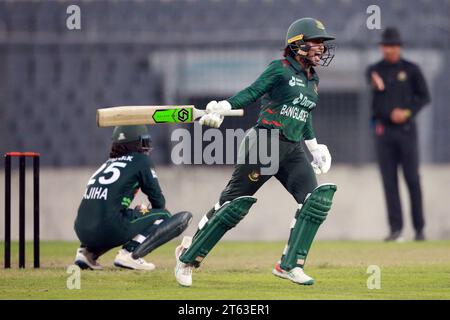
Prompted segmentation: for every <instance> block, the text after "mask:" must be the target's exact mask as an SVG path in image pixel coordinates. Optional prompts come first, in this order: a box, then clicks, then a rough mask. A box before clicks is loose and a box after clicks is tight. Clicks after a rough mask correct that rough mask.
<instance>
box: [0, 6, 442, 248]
mask: <svg viewBox="0 0 450 320" xmlns="http://www.w3.org/2000/svg"><path fill="white" fill-rule="evenodd" d="M72 4H76V5H78V6H79V7H80V9H81V30H68V29H67V27H66V19H67V17H68V15H67V13H66V9H67V7H68V6H69V5H72ZM372 4H376V5H379V6H380V8H381V24H382V28H385V27H386V26H396V27H398V28H399V29H400V31H401V33H402V36H403V38H404V40H405V43H406V45H405V57H406V58H410V59H411V60H413V61H415V62H417V63H418V64H419V65H420V66H421V67H422V70H423V72H424V74H425V76H426V78H427V80H428V85H429V88H430V91H431V94H432V103H431V105H430V106H428V107H427V108H426V109H425V110H424V111H422V112H421V114H420V116H419V119H418V122H419V126H420V145H421V158H422V163H423V164H424V165H423V168H422V178H423V184H424V185H423V188H424V190H425V191H424V196H425V213H426V215H427V218H428V227H427V234H428V236H429V237H430V238H432V239H441V238H450V216H449V213H450V205H449V204H448V203H446V202H445V199H447V198H448V195H449V193H448V192H449V191H448V190H449V187H450V164H449V163H450V144H449V141H450V126H449V121H450V108H449V103H448V101H450V89H449V88H450V81H449V80H450V76H449V74H450V61H449V59H448V57H449V56H450V18H449V12H450V1H449V0H432V1H431V0H411V1H399V0H393V1H392V0H391V1H374V0H353V1H352V0H338V1H325V0H148V1H144V0H140V1H139V0H134V1H128V0H123V1H113V0H110V1H94V0H91V1H30V0H27V1H5V0H1V1H0V151H1V152H2V153H4V152H6V151H12V150H27V151H28V150H29V151H37V152H41V153H42V159H41V162H42V165H43V169H42V208H41V216H42V217H41V221H42V234H43V238H45V239H74V238H75V235H74V232H73V230H72V224H73V220H74V217H75V214H76V210H77V206H78V203H79V201H80V199H81V197H82V194H83V191H84V185H85V183H86V181H87V180H88V177H89V176H90V174H91V173H92V170H93V169H94V168H95V167H96V166H98V165H99V164H100V163H102V162H103V161H104V160H105V158H106V156H107V153H108V149H109V144H110V134H111V130H110V129H104V128H103V129H99V128H97V127H96V124H95V110H96V109H97V108H99V107H104V106H114V105H132V104H180V103H182V104H196V105H199V106H202V105H205V104H206V103H207V102H208V101H209V100H211V99H217V100H218V99H221V98H226V97H228V96H230V95H232V94H233V93H235V92H236V91H237V90H239V89H242V88H244V87H245V86H246V85H248V84H250V83H251V82H252V81H253V80H254V79H255V78H256V77H257V76H258V74H259V73H260V72H261V71H262V70H263V69H264V67H265V66H266V65H267V64H268V63H269V62H270V61H271V60H273V59H276V58H279V57H280V54H281V49H282V47H283V41H284V36H285V32H286V30H287V28H288V26H289V25H290V23H291V22H292V21H294V20H296V19H298V18H300V17H304V16H311V17H315V18H318V19H319V20H321V21H322V22H324V24H325V25H326V27H327V29H328V31H329V32H330V33H332V34H335V35H336V37H337V46H338V48H337V52H336V53H337V54H336V57H335V60H334V62H333V63H332V65H331V66H330V67H328V68H323V69H320V70H319V74H320V76H321V88H320V90H321V101H320V103H319V107H318V108H317V109H316V112H315V117H314V121H315V127H316V132H317V133H318V137H319V140H320V141H322V142H323V143H326V144H327V145H328V146H329V148H330V150H331V152H332V154H333V159H334V167H333V169H332V170H331V172H330V174H328V175H327V176H325V177H323V178H320V181H321V182H326V181H333V182H335V183H337V184H338V186H339V192H338V194H337V197H336V206H335V207H334V210H333V214H332V215H331V216H330V221H329V222H328V223H327V224H326V227H325V228H323V230H321V233H320V237H321V238H322V239H378V238H381V237H382V236H384V234H385V233H386V232H387V225H386V221H385V219H386V218H385V211H384V202H383V201H384V200H383V196H382V192H381V184H380V179H379V176H378V172H377V168H376V166H375V164H374V153H373V146H372V136H371V128H370V123H369V117H370V108H369V102H368V101H369V90H368V87H367V84H366V81H365V78H364V71H365V68H366V67H367V65H368V64H369V63H372V62H374V61H375V60H377V59H379V53H378V50H377V49H378V48H377V43H378V41H379V38H380V34H381V30H369V29H368V28H367V27H366V19H367V17H368V14H367V13H366V10H367V7H368V6H369V5H372ZM258 111H259V108H258V106H257V105H254V106H250V107H248V108H247V109H246V116H245V117H244V118H242V119H227V120H226V121H225V123H224V125H223V128H244V129H247V128H249V127H250V126H252V125H253V124H254V122H255V119H256V116H257V114H258ZM177 127H180V126H163V125H162V126H154V127H152V128H151V133H152V136H153V141H154V146H155V151H154V153H153V158H154V159H155V161H156V163H157V164H158V167H159V170H158V171H159V177H160V180H161V184H162V187H163V188H164V190H165V193H166V198H167V200H168V207H169V209H171V210H173V211H176V210H181V209H186V210H191V211H193V212H194V214H195V215H196V221H195V222H197V221H198V219H199V217H200V216H201V215H202V214H203V213H204V212H206V210H207V209H209V208H210V206H211V205H213V204H214V203H215V202H216V200H217V197H218V194H219V192H220V191H221V189H222V188H223V187H224V185H225V183H226V182H227V180H228V177H229V176H230V173H231V170H232V167H230V166H220V167H219V166H214V167H209V166H206V165H203V166H198V165H196V166H187V165H186V166H174V165H172V164H171V160H170V151H171V147H172V142H171V141H170V133H171V131H172V130H173V129H175V128H177ZM189 128H192V126H190V127H189ZM0 177H2V180H3V171H2V173H1V174H0ZM2 188H3V184H1V186H0V192H2V194H3V189H2ZM402 193H403V200H406V199H407V194H405V188H403V189H402ZM28 194H31V192H28ZM257 196H258V198H259V203H258V204H257V206H256V207H255V209H254V210H253V211H255V212H252V214H250V215H249V217H248V218H247V219H246V221H243V222H242V226H240V227H238V228H237V229H235V230H233V232H231V233H230V235H229V236H228V237H229V239H261V240H273V239H284V238H285V237H286V236H287V230H288V228H289V222H290V220H291V218H292V215H293V214H294V210H295V208H296V204H295V202H294V200H293V199H291V198H290V196H289V195H288V194H287V193H285V192H284V191H283V189H282V187H281V186H280V185H279V184H278V183H277V181H271V182H270V183H269V184H268V185H266V186H265V187H264V188H263V189H262V190H261V191H260V192H259V193H258V194H257ZM2 203H3V201H2ZM1 209H3V204H2V207H1ZM404 209H405V212H404V216H405V218H406V220H407V221H408V222H407V226H408V228H409V225H410V223H409V212H408V206H407V205H405V206H404ZM2 219H3V214H2V218H1V219H0V221H1V222H2V224H3V220H2ZM29 229H30V228H29ZM191 230H192V228H191ZM2 232H3V228H2V227H1V228H0V235H2V236H3V234H2ZM407 234H408V233H407Z"/></svg>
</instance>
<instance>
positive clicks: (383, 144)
mask: <svg viewBox="0 0 450 320" xmlns="http://www.w3.org/2000/svg"><path fill="white" fill-rule="evenodd" d="M380 48H381V52H382V54H383V59H382V60H381V61H379V62H377V63H375V64H373V65H371V66H369V68H368V69H367V78H368V80H369V82H370V84H371V86H372V92H373V96H372V117H373V121H374V129H375V146H376V153H377V158H378V164H379V167H380V171H381V176H382V179H383V187H384V193H385V198H386V204H387V211H388V218H389V225H390V234H389V236H388V237H387V238H386V239H385V240H386V241H402V240H403V238H402V228H403V217H402V208H401V204H400V195H399V187H398V174H397V168H398V167H399V166H401V167H402V169H403V174H404V177H405V180H406V184H407V186H408V190H409V197H410V200H411V211H412V219H413V226H414V229H415V232H416V233H415V240H425V236H424V233H423V228H424V225H425V221H424V217H423V207H422V191H421V187H420V177H419V149H418V139H417V126H416V121H415V118H416V116H417V114H418V113H419V111H420V110H421V109H422V107H424V106H425V105H426V104H427V103H428V102H430V96H429V93H428V89H427V85H426V83H425V79H424V77H423V75H422V72H421V71H420V69H419V67H418V66H417V65H416V64H414V63H412V62H410V61H407V60H405V59H403V58H402V57H401V49H402V40H401V37H400V34H399V32H398V31H397V29H395V28H387V29H386V30H385V31H384V32H383V35H382V40H381V43H380Z"/></svg>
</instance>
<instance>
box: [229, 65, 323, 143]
mask: <svg viewBox="0 0 450 320" xmlns="http://www.w3.org/2000/svg"><path fill="white" fill-rule="evenodd" d="M311 75H312V76H311V78H310V79H308V77H307V75H306V71H305V70H304V68H303V67H302V65H301V64H299V63H298V62H297V61H296V60H295V59H293V58H292V57H287V58H286V59H282V60H275V61H272V62H271V63H270V65H269V66H268V67H267V69H266V70H265V71H264V72H263V73H262V74H261V75H260V76H259V78H258V79H256V81H255V82H254V83H253V84H251V85H250V86H249V87H247V88H246V89H244V90H242V91H240V92H238V93H237V94H235V95H234V96H232V97H231V98H229V99H228V102H229V103H230V104H231V106H232V108H233V109H239V108H242V107H244V106H246V105H248V104H250V103H253V102H255V101H256V100H258V99H259V98H260V97H262V99H261V103H262V106H261V113H260V115H259V118H258V126H260V127H266V128H274V129H280V131H281V133H282V134H283V135H284V136H285V137H286V138H287V139H288V140H291V141H294V142H298V141H300V140H301V139H302V138H303V139H305V140H309V139H313V138H315V133H314V130H313V126H312V115H311V111H312V110H313V109H314V108H315V106H316V104H317V101H318V98H319V95H318V92H317V90H318V84H319V77H318V76H317V74H316V73H315V71H314V69H311Z"/></svg>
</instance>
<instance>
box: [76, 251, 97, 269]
mask: <svg viewBox="0 0 450 320" xmlns="http://www.w3.org/2000/svg"><path fill="white" fill-rule="evenodd" d="M75 264H76V265H77V266H78V267H80V269H82V270H86V269H90V270H103V267H102V266H101V265H100V264H99V263H98V262H97V259H96V257H95V254H94V253H92V252H90V251H89V250H88V249H87V248H78V250H77V255H76V256H75Z"/></svg>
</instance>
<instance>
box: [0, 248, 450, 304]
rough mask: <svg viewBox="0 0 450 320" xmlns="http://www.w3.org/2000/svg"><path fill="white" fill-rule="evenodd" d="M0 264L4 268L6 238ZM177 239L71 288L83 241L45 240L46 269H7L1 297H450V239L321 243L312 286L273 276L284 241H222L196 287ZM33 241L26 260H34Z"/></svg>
mask: <svg viewBox="0 0 450 320" xmlns="http://www.w3.org/2000/svg"><path fill="white" fill-rule="evenodd" d="M0 244H1V249H0V263H1V265H2V266H3V243H0ZM175 245H176V243H175V242H171V243H169V244H167V245H165V246H163V247H161V248H159V249H157V250H156V251H155V252H153V253H152V254H151V255H149V256H148V257H147V258H148V260H149V261H152V262H154V263H155V264H156V266H157V270H155V271H152V272H137V271H131V270H119V269H116V268H114V267H112V261H113V258H114V255H115V253H116V250H114V251H112V252H109V253H108V254H106V255H105V256H103V257H102V258H101V259H100V262H101V263H102V264H103V265H104V266H105V267H106V270H104V271H95V272H94V271H82V272H81V289H80V290H76V289H75V290H69V289H67V287H66V282H67V278H68V276H69V274H67V273H66V271H67V269H66V268H67V266H68V265H70V264H71V263H72V261H73V260H72V259H73V257H74V253H75V250H76V248H77V243H74V242H43V243H42V244H41V260H42V261H41V263H42V268H41V269H40V270H33V269H32V268H27V269H26V270H18V269H17V245H16V246H14V248H13V249H14V250H13V253H14V256H13V262H14V263H15V265H14V268H12V269H10V270H4V269H3V268H2V269H0V299H183V300H189V299H450V241H439V242H424V243H413V242H406V243H401V244H397V243H381V242H318V243H316V244H314V245H313V248H312V251H311V254H310V257H309V259H308V263H307V267H306V271H307V273H308V274H309V275H311V276H312V277H314V278H315V279H316V284H315V285H313V286H299V285H296V284H293V283H291V282H289V281H287V280H282V279H278V278H276V277H274V276H273V275H272V274H271V269H272V266H273V264H274V262H275V261H277V259H278V258H279V256H280V253H281V252H282V250H283V248H284V243H282V242H225V243H221V244H219V245H218V246H217V247H216V248H215V249H214V250H213V252H212V253H211V255H210V256H208V258H207V259H206V260H205V262H204V264H203V266H202V268H201V269H199V270H197V271H196V272H195V273H194V284H193V286H192V287H191V288H183V287H180V286H178V285H177V283H176V282H175V279H174V276H173V267H174V258H173V250H174V248H175ZM31 249H32V248H31V245H30V244H29V245H28V248H27V250H28V251H27V259H28V260H27V264H28V265H31V263H32V260H31ZM369 265H378V266H379V267H380V268H381V289H373V290H369V289H368V288H367V279H368V277H369V274H367V273H366V272H367V267H368V266H369Z"/></svg>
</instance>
